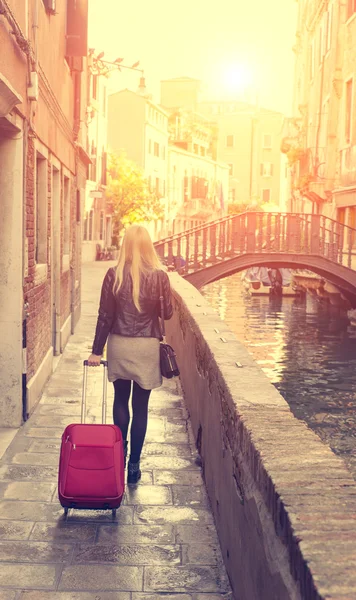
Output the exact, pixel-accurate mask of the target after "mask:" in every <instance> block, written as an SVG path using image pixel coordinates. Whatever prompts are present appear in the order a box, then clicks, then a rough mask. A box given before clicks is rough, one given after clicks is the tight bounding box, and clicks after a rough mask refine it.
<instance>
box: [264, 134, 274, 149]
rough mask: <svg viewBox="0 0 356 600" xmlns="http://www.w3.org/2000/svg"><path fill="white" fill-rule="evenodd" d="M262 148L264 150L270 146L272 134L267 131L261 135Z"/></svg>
mask: <svg viewBox="0 0 356 600" xmlns="http://www.w3.org/2000/svg"><path fill="white" fill-rule="evenodd" d="M263 148H264V149H265V150H270V149H271V148H272V136H271V135H270V134H269V133H265V134H264V136H263Z"/></svg>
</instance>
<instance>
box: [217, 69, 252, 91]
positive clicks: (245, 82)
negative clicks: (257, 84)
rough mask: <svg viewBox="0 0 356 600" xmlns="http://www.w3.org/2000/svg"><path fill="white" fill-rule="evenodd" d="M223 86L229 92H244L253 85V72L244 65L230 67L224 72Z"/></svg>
mask: <svg viewBox="0 0 356 600" xmlns="http://www.w3.org/2000/svg"><path fill="white" fill-rule="evenodd" d="M222 84H223V86H224V89H225V91H227V92H232V93H241V92H244V91H246V90H247V89H248V88H250V86H251V85H252V84H253V74H252V70H251V69H250V68H249V67H248V66H247V65H244V64H240V65H229V66H228V67H226V69H224V71H223V77H222Z"/></svg>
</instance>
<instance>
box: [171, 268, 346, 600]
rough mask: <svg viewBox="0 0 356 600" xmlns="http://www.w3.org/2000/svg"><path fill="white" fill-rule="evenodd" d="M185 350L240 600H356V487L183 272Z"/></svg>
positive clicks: (189, 395)
mask: <svg viewBox="0 0 356 600" xmlns="http://www.w3.org/2000/svg"><path fill="white" fill-rule="evenodd" d="M171 282H172V287H173V289H174V316H173V318H172V320H171V321H169V322H168V323H167V334H168V340H169V342H170V343H171V344H172V345H173V347H174V349H175V350H176V353H177V357H178V361H179V366H180V370H181V382H182V387H183V391H184V397H185V402H186V407H187V410H188V412H189V415H190V418H191V424H192V428H193V432H194V436H195V440H196V444H197V448H198V451H199V453H200V455H201V459H202V468H203V471H204V478H205V482H206V487H207V490H208V494H209V498H210V502H211V505H212V509H213V512H214V516H215V521H216V526H217V529H218V533H219V537H220V543H221V548H222V553H223V557H224V561H225V564H226V568H227V571H228V573H229V577H230V580H231V585H232V588H233V591H234V596H235V600H289V599H290V600H298V599H301V598H303V599H305V600H317V599H318V600H320V599H321V598H323V599H324V598H325V599H326V598H328V599H335V600H336V599H337V600H351V599H352V598H356V552H355V548H356V521H355V517H356V485H355V482H354V480H353V479H352V477H351V475H350V473H349V472H348V471H347V469H346V467H345V465H344V463H343V461H342V460H341V459H340V458H338V457H337V456H335V455H334V454H333V453H332V451H331V450H330V449H329V447H328V446H326V445H325V444H323V443H322V442H321V440H320V439H319V438H318V436H317V435H316V434H314V433H313V432H312V431H311V430H310V429H308V427H307V426H306V425H305V424H304V423H303V422H301V421H298V420H297V419H296V418H294V416H293V415H292V413H291V411H290V409H289V407H288V405H287V403H286V402H285V400H284V399H283V398H282V396H280V394H279V393H278V392H277V390H276V389H275V387H274V386H273V385H272V384H271V383H270V382H269V380H268V379H267V377H266V376H265V374H264V373H263V372H262V370H261V369H260V368H259V367H258V365H257V364H256V363H255V362H254V360H253V359H252V357H251V356H250V355H249V353H248V351H247V350H246V349H245V348H244V346H242V344H240V343H239V342H238V341H237V339H236V337H235V335H234V334H233V333H232V332H231V331H230V330H229V328H228V327H227V325H225V323H224V322H223V321H221V319H220V318H219V317H218V316H217V314H216V312H215V311H214V310H213V309H212V308H211V307H210V306H209V305H208V303H207V302H206V301H205V299H204V298H203V297H202V296H201V294H200V293H199V292H198V291H197V290H196V289H195V288H194V287H193V286H191V285H190V284H189V283H188V282H186V281H184V280H183V279H181V278H180V277H179V276H178V275H176V274H172V275H171Z"/></svg>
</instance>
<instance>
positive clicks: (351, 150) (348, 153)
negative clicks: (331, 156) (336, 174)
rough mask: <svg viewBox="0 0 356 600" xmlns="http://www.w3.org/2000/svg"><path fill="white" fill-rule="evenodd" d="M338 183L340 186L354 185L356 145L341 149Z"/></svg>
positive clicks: (355, 176)
mask: <svg viewBox="0 0 356 600" xmlns="http://www.w3.org/2000/svg"><path fill="white" fill-rule="evenodd" d="M340 162H341V169H340V184H341V185H342V187H348V186H351V185H356V146H348V147H347V148H344V149H343V150H341V161H340Z"/></svg>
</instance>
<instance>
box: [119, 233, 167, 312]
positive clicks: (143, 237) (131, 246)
mask: <svg viewBox="0 0 356 600" xmlns="http://www.w3.org/2000/svg"><path fill="white" fill-rule="evenodd" d="M127 263H129V264H130V275H131V279H132V299H133V302H134V305H135V306H136V308H137V310H138V311H139V312H141V306H140V301H139V297H140V279H141V275H142V274H147V273H149V272H150V271H154V270H158V269H162V268H163V266H162V264H161V262H160V260H159V258H158V256H157V253H156V250H155V249H154V246H153V243H152V240H151V238H150V234H149V233H148V231H147V229H146V227H142V225H131V227H129V228H128V229H127V230H126V232H125V236H124V238H123V240H122V245H121V248H120V254H119V259H118V263H117V267H116V277H115V283H114V288H113V289H114V293H116V294H117V293H118V292H119V290H120V288H121V286H122V283H123V273H124V267H125V265H126V264H127Z"/></svg>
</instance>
